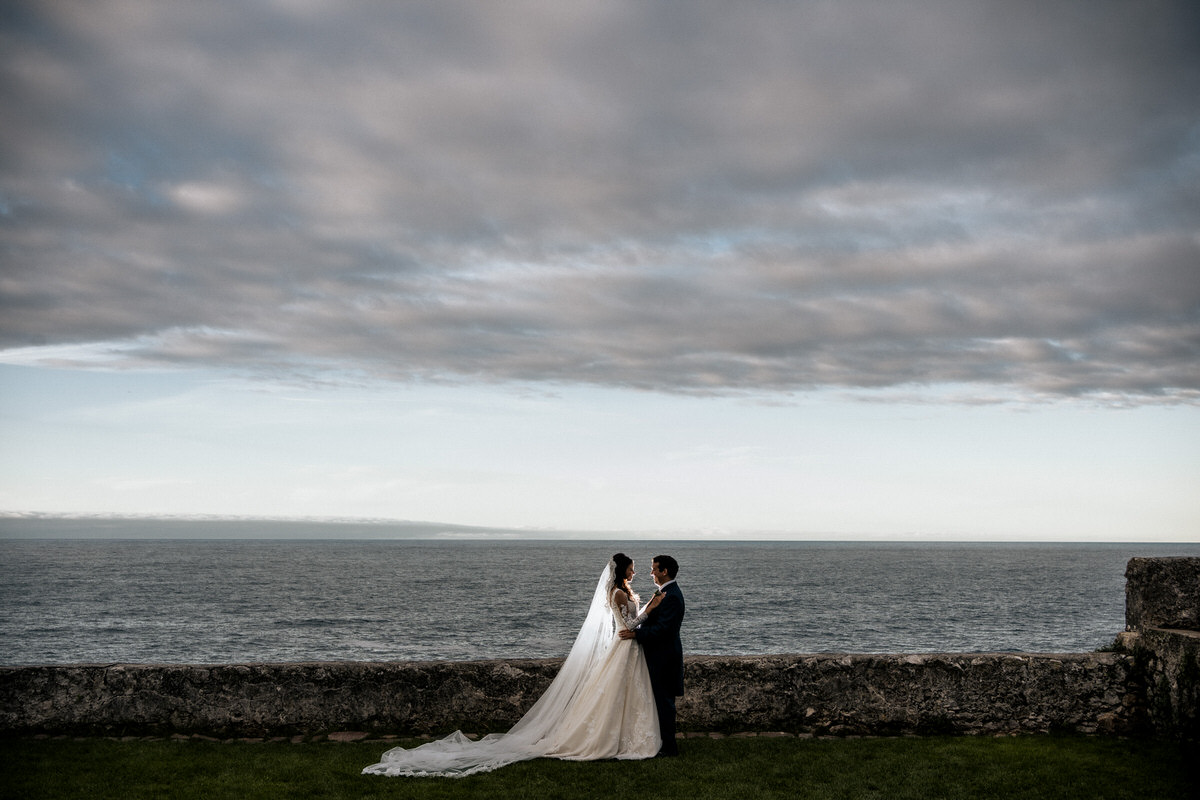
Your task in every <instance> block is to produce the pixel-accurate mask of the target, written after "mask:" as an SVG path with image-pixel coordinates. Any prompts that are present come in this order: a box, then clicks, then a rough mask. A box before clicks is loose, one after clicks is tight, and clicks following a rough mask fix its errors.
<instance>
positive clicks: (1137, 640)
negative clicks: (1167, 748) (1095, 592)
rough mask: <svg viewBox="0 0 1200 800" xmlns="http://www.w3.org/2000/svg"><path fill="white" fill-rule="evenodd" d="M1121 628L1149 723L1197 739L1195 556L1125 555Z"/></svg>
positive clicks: (1199, 591) (1199, 689) (1198, 595)
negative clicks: (1142, 692)
mask: <svg viewBox="0 0 1200 800" xmlns="http://www.w3.org/2000/svg"><path fill="white" fill-rule="evenodd" d="M1125 628H1126V633H1125V634H1123V635H1122V636H1121V639H1120V640H1119V641H1120V642H1121V644H1122V646H1123V647H1124V648H1125V649H1126V650H1128V651H1129V652H1131V653H1132V654H1133V658H1134V675H1133V677H1134V679H1135V681H1136V682H1137V683H1138V684H1139V685H1141V686H1143V687H1144V689H1143V691H1144V692H1145V706H1146V712H1147V721H1148V723H1149V724H1150V726H1151V727H1152V728H1153V729H1154V730H1155V731H1158V732H1159V733H1161V734H1163V735H1166V736H1171V737H1174V738H1182V739H1190V740H1193V741H1195V740H1200V558H1132V559H1130V560H1129V564H1128V565H1127V567H1126V569H1125Z"/></svg>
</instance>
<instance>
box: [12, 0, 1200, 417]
mask: <svg viewBox="0 0 1200 800" xmlns="http://www.w3.org/2000/svg"><path fill="white" fill-rule="evenodd" d="M3 13H4V14H5V16H6V19H5V20H4V25H3V29H2V32H0V43H2V44H3V47H2V52H3V53H4V55H3V56H0V76H2V77H0V80H2V83H0V91H2V92H3V95H4V98H5V101H6V103H5V104H6V107H8V108H13V109H18V110H19V112H20V113H15V114H8V115H6V116H5V119H4V121H3V122H0V145H2V150H3V152H4V154H5V155H4V157H3V160H2V161H0V237H2V239H0V242H2V244H0V246H2V247H3V251H2V252H3V262H4V265H3V268H2V271H0V348H2V349H0V360H3V361H7V362H9V363H49V364H74V365H78V366H96V365H98V364H99V365H103V366H108V367H139V366H154V367H161V366H180V367H192V366H202V367H217V368H227V369H235V370H238V371H242V372H248V373H251V374H266V375H270V376H276V375H279V374H280V373H281V372H287V373H295V374H306V375H310V376H313V377H318V376H322V375H326V376H328V375H333V374H336V373H344V372H351V373H357V374H360V375H365V376H368V377H373V378H382V379H387V380H404V381H411V380H422V381H485V382H544V383H552V384H587V385H596V386H613V387H636V388H640V389H649V390H655V391H667V392H686V393H726V392H740V391H755V392H757V391H793V390H807V389H816V388H823V387H840V388H847V389H875V388H887V387H894V388H896V389H897V390H898V391H908V390H911V388H912V387H914V386H920V385H935V384H947V385H955V386H960V387H961V386H976V387H978V394H979V396H984V397H987V396H992V395H993V394H994V393H995V391H996V387H1000V388H1001V389H1004V390H1006V391H1011V392H1013V393H1016V394H1019V395H1027V396H1039V397H1056V396H1081V395H1082V396H1091V397H1101V398H1119V399H1120V401H1121V402H1129V403H1141V402H1164V401H1167V402H1187V403H1194V402H1195V401H1196V400H1197V398H1198V397H1200V267H1198V266H1197V265H1198V264H1200V231H1198V230H1197V226H1196V224H1195V220H1196V219H1200V191H1198V190H1197V188H1196V187H1197V186H1200V114H1197V112H1196V108H1195V101H1194V98H1195V97H1196V96H1200V46H1198V45H1197V44H1196V41H1197V40H1196V37H1195V36H1194V33H1195V32H1196V31H1197V30H1200V14H1198V13H1197V11H1196V10H1195V8H1194V6H1193V5H1192V4H1189V3H1171V2H1161V3H1152V4H1134V3H1128V4H1126V3H1113V4H1103V5H1097V4H1094V3H1057V4H1051V5H1049V6H1047V5H1045V4H1023V3H1017V4H1012V3H1003V4H1001V3H989V2H976V3H942V2H910V3H894V4H887V5H886V6H880V5H878V4H873V3H862V4H859V3H854V2H850V3H836V4H834V3H812V4H777V3H769V2H762V3H752V4H749V5H746V4H740V5H738V6H726V5H723V4H708V3H692V2H689V3H674V2H661V3H632V2H631V3H613V2H605V3H591V2H568V3H538V2H531V3H520V4H509V3H506V4H502V5H496V4H484V3H454V2H439V3H432V4H421V3H416V4H413V3H406V4H386V3H384V4H362V5H356V6H354V7H352V8H346V7H345V6H344V5H342V4H325V3H320V2H311V3H296V2H282V1H281V2H262V3H244V2H232V1H230V2H223V1H221V0H214V1H213V2H196V3H188V4H186V5H179V4H168V5H162V6H150V7H147V6H145V5H144V4H140V3H132V2H104V3H96V4H83V5H79V4H72V3H65V2H44V3H37V4H33V3H29V4H21V3H17V4H15V5H12V6H11V7H10V8H9V9H8V10H7V11H6V12H3ZM43 348H44V349H43ZM72 353H75V355H72Z"/></svg>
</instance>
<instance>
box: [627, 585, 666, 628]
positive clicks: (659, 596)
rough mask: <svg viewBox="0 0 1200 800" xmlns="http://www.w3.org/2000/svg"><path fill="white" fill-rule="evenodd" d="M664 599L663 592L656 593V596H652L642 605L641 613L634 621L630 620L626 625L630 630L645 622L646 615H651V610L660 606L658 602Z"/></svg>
mask: <svg viewBox="0 0 1200 800" xmlns="http://www.w3.org/2000/svg"><path fill="white" fill-rule="evenodd" d="M662 599H663V596H662V594H656V595H654V597H651V598H650V602H649V603H646V605H644V606H642V610H641V613H639V614H638V615H637V616H636V617H634V619H633V621H632V622H630V623H629V624H628V625H627V626H626V627H628V628H629V629H630V630H633V629H634V628H636V627H637V626H638V625H641V624H642V623H643V622H645V621H646V617H648V616H650V612H651V611H653V610H654V609H655V608H657V607H658V604H659V603H661V602H662Z"/></svg>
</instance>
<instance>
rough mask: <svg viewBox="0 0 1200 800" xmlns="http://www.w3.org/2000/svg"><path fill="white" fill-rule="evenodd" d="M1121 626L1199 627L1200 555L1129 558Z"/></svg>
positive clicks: (1145, 627)
mask: <svg viewBox="0 0 1200 800" xmlns="http://www.w3.org/2000/svg"><path fill="white" fill-rule="evenodd" d="M1125 627H1126V629H1127V630H1131V631H1138V632H1140V631H1144V630H1147V629H1149V628H1176V629H1180V630H1191V631H1194V630H1200V558H1193V557H1179V558H1131V559H1129V563H1128V564H1127V565H1126V567H1125Z"/></svg>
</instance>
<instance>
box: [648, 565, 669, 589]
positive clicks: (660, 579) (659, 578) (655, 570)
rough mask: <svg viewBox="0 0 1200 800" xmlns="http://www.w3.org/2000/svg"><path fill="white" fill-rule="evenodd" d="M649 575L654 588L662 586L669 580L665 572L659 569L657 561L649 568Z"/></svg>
mask: <svg viewBox="0 0 1200 800" xmlns="http://www.w3.org/2000/svg"><path fill="white" fill-rule="evenodd" d="M650 574H651V575H652V576H653V577H654V585H655V586H662V585H663V584H664V583H666V582H667V581H669V580H670V578H668V577H667V571H666V570H665V569H663V568H662V567H660V566H659V565H658V562H657V561H655V562H654V564H653V565H652V566H651V567H650Z"/></svg>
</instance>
